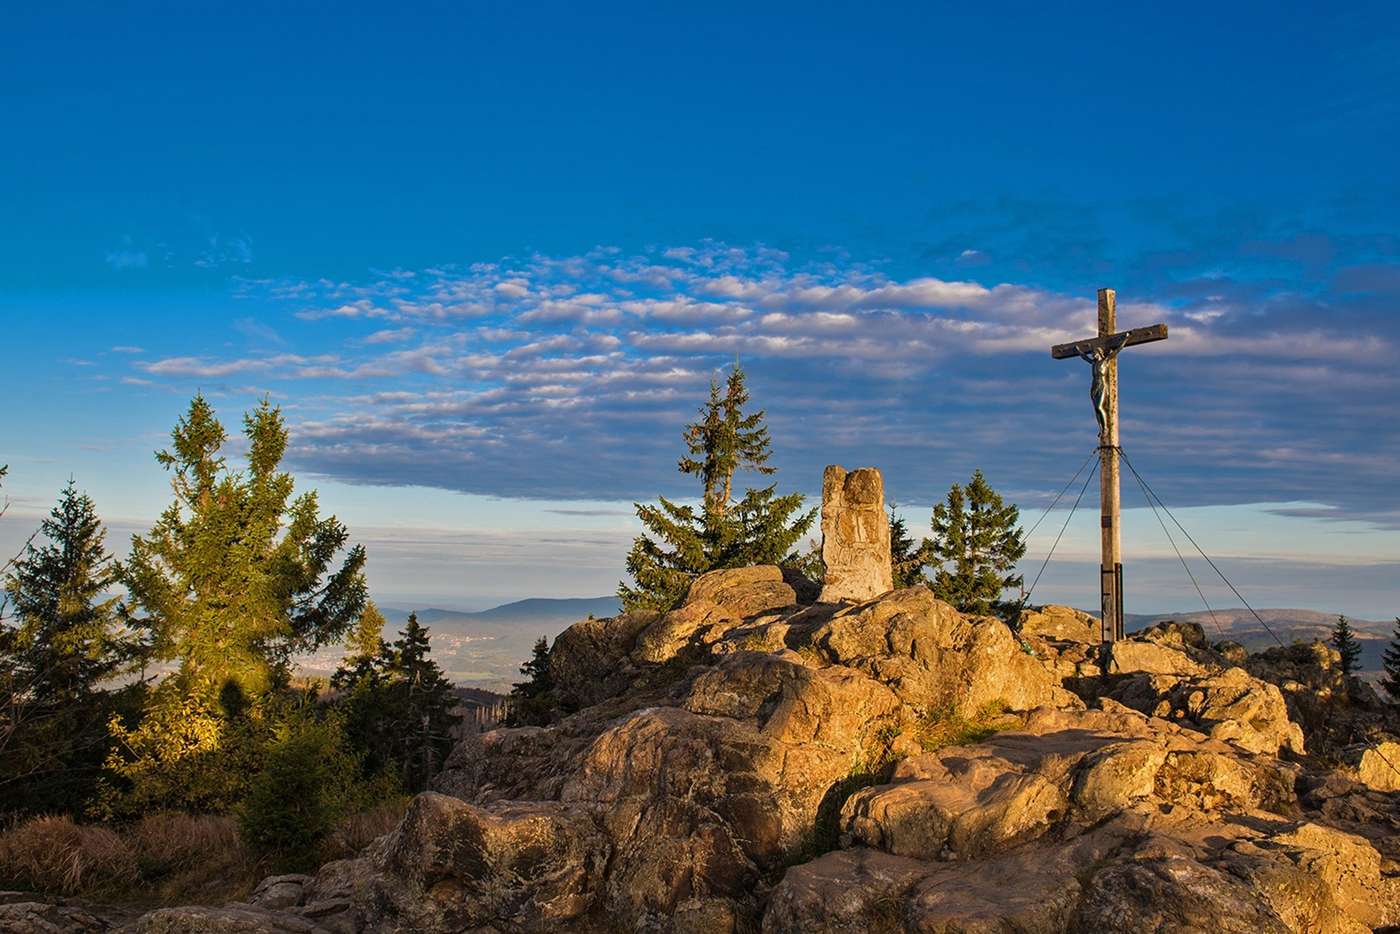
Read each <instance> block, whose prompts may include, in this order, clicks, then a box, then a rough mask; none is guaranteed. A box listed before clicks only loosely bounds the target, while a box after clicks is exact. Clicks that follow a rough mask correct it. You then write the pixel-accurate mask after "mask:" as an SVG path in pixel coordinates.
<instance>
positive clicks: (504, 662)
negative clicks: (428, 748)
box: [382, 596, 1393, 691]
mask: <svg viewBox="0 0 1400 934" xmlns="http://www.w3.org/2000/svg"><path fill="white" fill-rule="evenodd" d="M382 610H383V613H384V615H385V617H386V618H387V619H388V620H389V629H390V632H386V634H385V635H386V638H390V639H392V638H393V631H394V630H398V629H400V628H402V626H403V623H404V621H405V620H406V619H407V618H408V614H409V609H408V608H406V607H404V606H403V605H402V604H400V605H399V606H394V607H383V608H382ZM619 611H620V607H619V604H618V599H617V597H616V596H607V597H528V598H526V599H523V600H513V601H511V602H509V603H503V604H501V605H500V606H495V607H491V608H490V609H486V610H476V611H467V610H454V609H445V608H443V607H432V606H428V607H422V608H418V609H415V610H414V612H416V613H417V614H418V619H419V621H420V622H421V623H423V625H425V626H427V627H428V628H429V630H430V632H431V633H432V636H433V642H434V654H435V655H436V656H437V657H438V658H439V661H440V662H441V664H442V665H443V668H444V669H445V670H446V671H447V673H448V675H449V677H451V678H452V679H453V680H454V681H456V682H457V683H458V684H461V685H471V686H477V687H482V688H487V689H490V690H494V691H506V690H509V689H510V685H511V683H512V682H514V681H518V680H520V675H519V666H520V664H521V663H522V662H523V661H525V659H527V658H528V657H529V655H530V649H531V646H532V645H533V643H534V641H535V640H536V639H538V638H541V637H543V638H545V639H548V640H549V641H550V642H553V640H554V638H555V637H556V636H558V635H559V633H561V632H563V631H564V630H565V629H567V628H568V627H569V626H570V625H572V624H573V623H575V622H577V621H579V620H581V619H587V618H588V617H589V616H590V615H591V616H595V617H598V618H603V617H608V616H616V615H617V613H618V612H619ZM1089 612H1091V613H1094V612H1095V611H1093V610H1090V611H1089ZM1258 612H1259V616H1260V617H1262V618H1263V620H1264V622H1265V623H1267V624H1268V629H1270V630H1272V631H1273V633H1274V634H1275V635H1276V636H1277V637H1278V639H1279V641H1281V642H1283V644H1285V645H1288V644H1289V643H1291V642H1293V641H1294V640H1295V639H1303V640H1309V641H1310V640H1312V639H1324V640H1325V639H1327V638H1329V637H1330V636H1331V634H1332V626H1333V624H1334V623H1335V622H1336V620H1337V614H1335V613H1324V612H1321V611H1318V610H1301V609H1286V608H1277V607H1271V608H1268V609H1260V610H1259V611H1258ZM1163 619H1176V620H1181V621H1183V622H1194V623H1199V624H1200V625H1201V626H1202V628H1204V629H1205V631H1206V634H1207V636H1208V638H1210V639H1211V640H1212V641H1216V640H1220V639H1231V640H1234V641H1236V642H1239V643H1241V644H1243V645H1244V646H1245V648H1247V649H1248V650H1249V651H1251V652H1257V651H1260V650H1262V649H1267V648H1269V647H1270V646H1273V645H1276V644H1277V643H1276V642H1275V641H1274V636H1273V635H1270V634H1269V632H1268V631H1267V630H1266V629H1265V628H1264V627H1263V626H1260V624H1259V622H1258V620H1256V619H1255V618H1254V615H1253V614H1252V613H1250V612H1249V610H1246V609H1244V608H1242V607H1231V608H1227V609H1218V610H1216V611H1215V614H1214V620H1212V618H1211V614H1210V613H1207V612H1206V611H1204V610H1193V611H1190V612H1182V613H1129V614H1127V619H1126V622H1127V628H1128V630H1129V631H1130V632H1136V631H1137V630H1139V629H1143V628H1145V627H1147V626H1149V625H1151V624H1152V623H1154V622H1157V621H1159V620H1163ZM1348 619H1351V618H1350V617H1348ZM1351 622H1352V626H1353V628H1354V629H1355V630H1356V635H1357V639H1358V640H1359V641H1360V643H1361V653H1362V654H1361V667H1362V671H1363V672H1365V673H1367V674H1373V673H1375V672H1378V671H1379V670H1380V664H1381V654H1382V653H1383V652H1384V651H1385V647H1386V645H1387V644H1388V642H1389V639H1390V633H1391V629H1392V626H1393V622H1383V621H1378V620H1368V619H1351ZM1217 627H1218V628H1217Z"/></svg>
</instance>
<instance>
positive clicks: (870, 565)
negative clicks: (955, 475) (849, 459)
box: [819, 464, 894, 603]
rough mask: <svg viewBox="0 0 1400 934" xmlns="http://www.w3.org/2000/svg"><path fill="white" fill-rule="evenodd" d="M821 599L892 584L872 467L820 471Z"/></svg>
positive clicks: (881, 497) (886, 527)
mask: <svg viewBox="0 0 1400 934" xmlns="http://www.w3.org/2000/svg"><path fill="white" fill-rule="evenodd" d="M822 563H823V564H825V565H826V580H825V582H824V583H823V585H822V591H821V596H820V598H819V599H820V600H821V602H823V603H840V602H842V601H848V600H849V601H857V602H859V601H863V600H870V599H872V598H873V597H877V596H879V595H880V594H882V593H884V592H885V591H887V590H889V589H890V588H891V587H893V586H894V583H893V577H892V572H891V568H890V520H889V516H888V515H887V514H886V513H885V480H884V478H883V477H881V476H880V471H878V470H876V469H875V468H874V467H862V468H860V469H859V470H852V471H850V472H849V473H848V472H847V471H846V470H845V468H843V467H840V466H837V465H835V464H833V465H831V466H830V467H828V468H826V473H825V474H823V476H822Z"/></svg>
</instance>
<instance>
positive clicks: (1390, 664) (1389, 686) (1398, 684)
mask: <svg viewBox="0 0 1400 934" xmlns="http://www.w3.org/2000/svg"><path fill="white" fill-rule="evenodd" d="M1381 667H1382V669H1384V674H1383V675H1382V677H1381V687H1383V688H1385V692H1386V693H1387V694H1389V695H1390V699H1391V701H1392V702H1393V703H1395V704H1400V616H1397V617H1395V631H1394V633H1393V634H1392V635H1391V637H1390V645H1388V646H1386V648H1385V655H1384V656H1383V657H1382V659H1381Z"/></svg>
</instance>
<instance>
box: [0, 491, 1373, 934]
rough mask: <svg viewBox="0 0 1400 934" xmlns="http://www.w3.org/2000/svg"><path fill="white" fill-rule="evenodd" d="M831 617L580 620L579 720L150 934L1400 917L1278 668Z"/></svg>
mask: <svg viewBox="0 0 1400 934" xmlns="http://www.w3.org/2000/svg"><path fill="white" fill-rule="evenodd" d="M843 483H844V481H843ZM843 490H844V486H843ZM872 501H873V500H872ZM870 586H871V587H876V586H880V585H879V583H878V582H877V583H875V584H871V585H870ZM815 596H816V594H815V593H813V592H812V590H811V588H810V586H809V585H807V584H805V583H804V582H802V581H800V580H797V579H796V578H794V577H793V576H792V575H791V574H788V575H787V576H785V575H784V573H783V572H782V571H780V570H779V569H778V568H775V567H754V568H741V569H734V570H727V571H719V572H714V573H713V574H709V575H706V576H704V577H701V578H699V579H698V580H697V581H696V582H695V585H694V586H693V587H692V588H691V591H690V593H689V595H688V597H687V598H686V599H685V600H684V601H683V603H682V605H681V606H680V607H678V608H677V609H676V610H673V611H672V612H670V613H666V614H654V613H653V614H638V615H631V616H620V617H617V618H615V619H604V620H594V619H590V620H583V621H580V622H579V623H577V624H576V625H575V626H574V627H572V628H571V629H570V630H569V631H568V632H566V633H565V634H563V635H562V636H561V637H560V638H559V639H558V640H557V641H556V643H555V646H554V649H553V650H552V653H551V658H550V670H551V672H552V673H553V675H554V677H555V680H556V684H558V685H559V686H560V691H561V696H565V697H567V698H568V700H569V702H570V703H571V704H573V705H576V706H577V708H578V709H577V710H576V712H573V713H571V714H569V715H567V716H564V715H562V714H561V716H560V717H559V719H557V720H556V722H554V723H552V724H551V725H549V726H544V727H523V728H503V729H497V730H493V731H490V732H487V733H484V734H481V735H478V736H473V737H470V738H468V739H466V740H464V741H463V742H462V743H461V744H460V745H459V746H458V747H457V749H456V750H454V752H453V754H452V755H451V757H450V758H449V760H448V762H447V766H446V769H445V770H444V771H443V773H442V774H441V775H440V776H439V777H438V778H437V779H436V781H435V789H434V791H433V792H430V793H426V794H422V795H419V796H418V797H417V798H416V799H415V800H414V801H413V803H412V805H411V806H410V808H409V810H408V813H407V815H406V816H405V818H404V819H403V821H402V822H401V824H400V825H399V826H398V827H397V829H395V830H394V831H393V832H392V833H390V834H388V835H387V836H385V837H383V838H381V839H380V840H379V841H378V842H376V843H375V844H374V845H372V846H370V847H369V848H368V849H366V850H365V851H364V852H363V853H361V854H360V855H359V856H358V857H357V858H355V859H349V860H340V861H337V862H335V863H330V864H327V865H326V866H323V867H322V868H321V869H320V871H319V872H317V873H316V874H315V875H314V876H312V877H309V878H304V877H298V878H293V877H277V878H275V879H270V880H268V881H267V882H266V883H265V884H264V886H262V887H260V889H259V893H258V894H255V896H254V899H253V901H252V902H250V903H249V904H246V905H241V906H239V905H234V906H225V907H223V908H219V909H163V910H162V912H154V913H151V914H149V915H146V916H144V917H143V918H141V919H139V921H138V924H140V925H144V927H138V928H136V929H139V930H150V931H163V930H172V931H173V930H185V929H198V930H240V931H242V930H249V931H307V932H314V931H334V932H360V931H443V932H446V931H496V932H536V931H539V932H543V931H561V932H578V934H592V932H605V931H646V932H663V934H664V932H736V931H753V930H760V929H761V930H764V931H767V932H770V934H784V932H810V931H904V930H918V931H949V932H952V931H963V932H966V931H1022V932H1082V931H1118V930H1159V931H1188V930H1219V931H1239V932H1246V931H1247V932H1249V934H1258V932H1269V931H1281V932H1284V931H1286V932H1303V931H1308V932H1312V931H1322V932H1351V931H1365V930H1371V929H1373V928H1376V927H1381V926H1384V925H1386V924H1397V923H1400V881H1397V880H1400V862H1397V860H1400V838H1397V835H1396V834H1395V833H1394V832H1393V827H1394V826H1395V825H1396V823H1395V822H1397V821H1400V800H1397V796H1396V795H1395V794H1394V793H1392V792H1387V791H1383V790H1380V788H1381V785H1382V784H1383V781H1384V776H1382V775H1380V773H1379V772H1378V769H1379V766H1378V765H1377V763H1378V762H1379V761H1380V760H1379V758H1378V757H1379V753H1377V752H1374V751H1373V753H1372V755H1371V757H1370V758H1369V759H1368V758H1366V756H1365V754H1364V750H1363V751H1358V752H1357V754H1356V755H1355V756H1353V757H1352V760H1349V762H1342V763H1340V767H1339V768H1323V767H1320V766H1316V765H1313V764H1311V763H1310V760H1308V759H1306V758H1304V757H1303V755H1302V753H1303V751H1304V742H1303V736H1302V734H1301V731H1300V730H1299V728H1298V725H1297V724H1296V723H1294V722H1293V721H1292V720H1291V719H1290V717H1289V704H1287V703H1285V694H1284V693H1283V692H1281V691H1280V689H1279V687H1278V686H1277V685H1275V684H1273V683H1269V682H1268V681H1266V680H1263V679H1261V678H1259V677H1257V676H1256V675H1254V674H1252V673H1251V671H1256V670H1257V671H1260V672H1261V673H1262V672H1263V671H1264V668H1261V667H1259V666H1257V665H1251V666H1250V671H1246V670H1245V669H1244V668H1242V667H1236V665H1235V663H1234V659H1233V655H1232V654H1227V653H1225V652H1222V651H1220V650H1219V647H1212V646H1210V645H1208V644H1206V642H1205V640H1204V636H1203V634H1201V633H1200V632H1199V631H1198V630H1197V629H1195V628H1193V627H1190V626H1177V625H1174V624H1173V625H1167V626H1161V627H1156V628H1154V629H1153V630H1151V631H1148V632H1145V633H1143V634H1141V635H1139V636H1135V637H1133V638H1130V639H1128V640H1125V641H1123V642H1120V643H1118V644H1117V646H1116V647H1115V651H1114V653H1113V654H1112V656H1111V660H1110V662H1109V665H1108V669H1109V670H1108V671H1107V672H1106V673H1105V672H1104V671H1103V670H1102V669H1103V661H1104V659H1105V658H1106V657H1109V656H1105V655H1104V653H1103V652H1102V649H1101V646H1100V645H1099V644H1098V639H1097V621H1095V620H1093V619H1092V618H1090V617H1086V616H1085V615H1084V614H1081V613H1078V612H1077V611H1073V610H1068V609H1066V608H1053V607H1046V608H1040V609H1033V610H1030V611H1028V612H1027V613H1026V614H1024V615H1023V616H1022V617H1021V619H1020V623H1021V630H1020V631H1019V632H1013V631H1012V629H1011V628H1009V627H1008V626H1007V625H1006V624H1005V623H1003V622H1002V621H1000V620H997V619H993V618H990V617H971V616H967V615H965V614H962V613H959V612H958V611H957V610H956V609H954V608H953V607H951V606H949V605H948V604H946V603H943V602H942V601H940V600H938V599H936V598H935V597H934V596H933V595H932V593H931V592H930V591H928V590H927V589H924V588H909V589H905V590H898V591H891V590H889V589H888V587H887V586H886V587H885V589H883V590H881V591H880V592H879V593H877V594H875V595H873V596H870V597H868V598H865V599H854V598H844V599H842V600H841V601H840V602H814V598H815ZM1290 658H1291V656H1290ZM1268 664H1269V665H1272V666H1273V667H1275V668H1277V667H1278V666H1279V665H1280V664H1282V662H1280V661H1279V660H1271V661H1269V662H1268ZM1290 664H1291V662H1290ZM1290 670H1291V669H1290ZM1377 748H1378V749H1380V752H1382V753H1383V752H1385V750H1387V749H1390V748H1391V747H1377ZM34 910H37V909H34ZM16 911H19V909H16ZM25 911H30V909H25ZM182 924H183V925H186V927H184V928H182V927H180V925H182ZM191 925H202V926H200V927H190V926H191ZM240 925H241V926H240Z"/></svg>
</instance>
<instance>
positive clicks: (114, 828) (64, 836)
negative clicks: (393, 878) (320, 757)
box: [0, 798, 408, 906]
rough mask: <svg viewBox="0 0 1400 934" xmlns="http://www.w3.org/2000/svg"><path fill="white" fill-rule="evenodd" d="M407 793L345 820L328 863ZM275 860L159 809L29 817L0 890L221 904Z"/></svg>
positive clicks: (5, 841)
mask: <svg viewBox="0 0 1400 934" xmlns="http://www.w3.org/2000/svg"><path fill="white" fill-rule="evenodd" d="M407 804H408V798H401V799H398V800H395V801H390V802H385V803H383V804H380V805H377V806H375V807H373V808H370V809H369V810H367V811H365V812H363V813H360V814H355V815H352V816H350V817H348V818H346V819H344V820H343V821H341V822H340V823H339V824H338V825H337V827H336V829H335V830H334V831H333V832H332V833H331V835H330V837H329V838H328V839H327V840H326V842H325V844H324V846H323V854H322V861H329V860H332V859H343V858H346V857H349V856H354V855H355V854H356V853H358V852H359V851H360V850H361V849H363V848H364V847H365V846H367V845H368V844H369V843H371V842H373V841H374V840H375V839H376V838H377V837H379V836H381V835H382V834H385V833H388V832H389V831H390V830H392V829H393V828H394V827H395V826H396V825H397V824H398V822H399V820H400V819H401V818H402V817H403V812H404V809H405V808H406V807H407ZM272 869H273V867H272V865H271V864H270V862H269V861H268V860H267V859H266V858H261V857H259V856H258V855H257V854H255V853H254V852H253V851H252V849H251V848H250V847H249V846H247V844H246V843H245V842H244V840H243V838H242V836H241V834H240V833H239V828H238V821H237V820H236V819H235V818H233V817H228V816H216V815H210V814H185V813H180V812H160V813H155V814H148V815H146V816H145V817H142V818H141V819H140V820H137V821H134V822H132V823H129V824H79V823H76V822H74V821H73V819H72V818H70V817H57V816H52V817H51V816H45V817H31V818H29V819H28V820H25V821H21V822H20V823H17V824H15V825H14V826H12V827H10V828H9V829H8V830H6V831H5V832H4V833H0V889H18V890H22V891H32V892H39V893H42V894H44V895H64V896H79V897H81V898H85V899H88V900H91V901H99V902H109V903H113V904H131V905H137V906H164V905H181V904H186V905H187V904H203V905H220V904H223V903H225V902H229V901H238V900H240V899H242V898H245V897H247V896H248V895H249V894H250V893H251V892H252V891H253V888H254V886H256V885H257V884H258V882H259V881H260V880H261V879H262V878H263V877H264V876H267V875H269V874H270V873H271V872H272Z"/></svg>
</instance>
